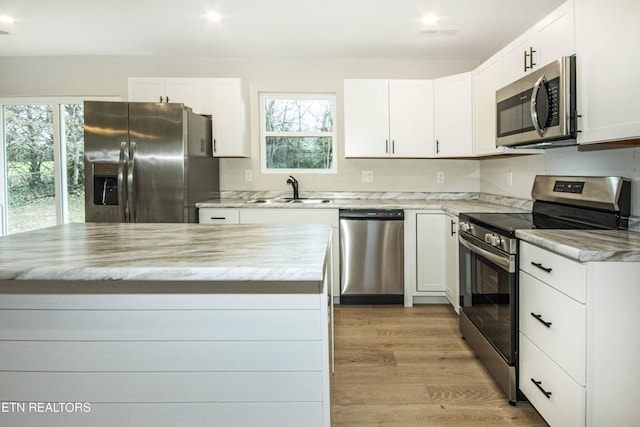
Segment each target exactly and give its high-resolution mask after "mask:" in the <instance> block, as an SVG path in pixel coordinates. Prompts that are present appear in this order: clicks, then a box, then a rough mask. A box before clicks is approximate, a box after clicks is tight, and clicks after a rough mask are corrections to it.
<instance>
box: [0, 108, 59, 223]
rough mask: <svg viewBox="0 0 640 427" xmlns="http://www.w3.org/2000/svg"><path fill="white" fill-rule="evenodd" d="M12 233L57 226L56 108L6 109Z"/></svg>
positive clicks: (7, 166)
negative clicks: (54, 138) (54, 115)
mask: <svg viewBox="0 0 640 427" xmlns="http://www.w3.org/2000/svg"><path fill="white" fill-rule="evenodd" d="M3 116H4V136H5V150H6V151H5V159H6V180H7V183H6V192H7V199H8V200H7V202H8V206H7V225H8V230H7V231H8V232H9V233H18V232H22V231H29V230H34V229H37V228H42V227H48V226H51V225H55V224H56V205H55V167H54V163H53V152H54V148H53V145H54V144H53V107H52V106H51V105H35V104H34V105H6V106H5V107H4V115H3Z"/></svg>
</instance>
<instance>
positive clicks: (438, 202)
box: [196, 199, 531, 216]
mask: <svg viewBox="0 0 640 427" xmlns="http://www.w3.org/2000/svg"><path fill="white" fill-rule="evenodd" d="M250 200H251V199H219V200H218V199H216V200H207V201H204V202H201V203H197V204H196V206H197V207H198V208H251V209H404V210H441V211H444V212H446V213H449V214H452V215H456V216H457V215H459V214H460V213H461V212H530V211H531V209H523V208H521V207H514V206H506V205H500V204H496V203H492V202H488V201H483V200H474V199H423V200H416V199H331V201H330V202H329V203H309V204H306V203H249V201H250Z"/></svg>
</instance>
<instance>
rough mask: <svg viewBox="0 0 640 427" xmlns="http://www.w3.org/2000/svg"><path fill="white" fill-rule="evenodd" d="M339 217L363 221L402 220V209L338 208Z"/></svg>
mask: <svg viewBox="0 0 640 427" xmlns="http://www.w3.org/2000/svg"><path fill="white" fill-rule="evenodd" d="M339 217H340V219H349V220H356V221H357V220H364V221H371V220H373V221H393V220H400V221H404V211H403V210H402V209H340V212H339Z"/></svg>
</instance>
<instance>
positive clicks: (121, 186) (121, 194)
mask: <svg viewBox="0 0 640 427" xmlns="http://www.w3.org/2000/svg"><path fill="white" fill-rule="evenodd" d="M127 162H128V159H127V142H126V141H122V142H121V143H120V159H119V160H118V206H119V207H120V215H119V216H120V222H126V221H127V216H128V212H127V187H126V182H125V180H124V175H125V174H126V170H127Z"/></svg>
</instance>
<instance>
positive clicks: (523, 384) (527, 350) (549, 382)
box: [520, 333, 585, 427]
mask: <svg viewBox="0 0 640 427" xmlns="http://www.w3.org/2000/svg"><path fill="white" fill-rule="evenodd" d="M520 359H521V361H526V363H524V362H521V364H520V390H522V392H523V393H524V394H525V395H526V396H527V398H528V399H529V401H530V402H531V404H532V405H533V406H534V407H535V408H536V409H537V410H538V412H540V414H541V415H542V416H543V417H544V419H545V420H546V421H547V422H548V423H549V425H551V426H562V427H572V426H575V427H578V426H584V417H585V388H584V387H582V386H580V385H579V384H578V383H576V382H575V381H574V380H573V379H572V378H571V377H570V376H569V375H567V373H566V372H565V371H563V370H562V368H560V367H559V366H558V365H557V364H556V363H555V362H554V361H553V360H552V359H550V358H549V356H547V355H546V354H545V353H544V352H543V351H542V350H540V348H538V347H537V346H536V345H535V344H534V343H533V342H531V341H530V340H529V339H528V338H527V336H526V335H524V334H522V333H521V334H520ZM534 381H535V383H534ZM545 393H548V395H546V394H545Z"/></svg>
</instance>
